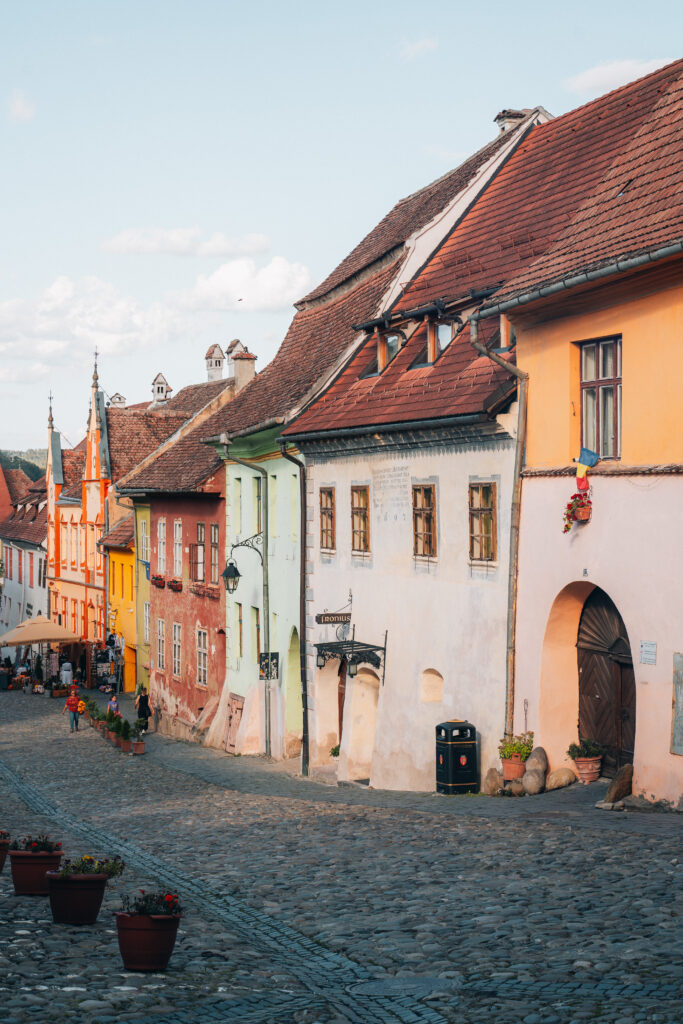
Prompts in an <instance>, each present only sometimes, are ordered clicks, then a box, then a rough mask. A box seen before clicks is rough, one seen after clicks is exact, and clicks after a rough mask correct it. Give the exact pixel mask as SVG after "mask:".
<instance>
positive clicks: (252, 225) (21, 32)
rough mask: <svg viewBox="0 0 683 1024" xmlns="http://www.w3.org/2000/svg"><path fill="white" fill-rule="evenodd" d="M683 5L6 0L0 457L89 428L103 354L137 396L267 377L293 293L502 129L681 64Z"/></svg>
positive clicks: (108, 379) (108, 384)
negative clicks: (214, 370) (208, 363)
mask: <svg viewBox="0 0 683 1024" xmlns="http://www.w3.org/2000/svg"><path fill="white" fill-rule="evenodd" d="M681 10H682V9H681V6H680V4H674V3H667V2H661V0H651V2H650V3H648V5H647V7H646V8H643V6H642V4H636V3H632V2H623V0H622V2H621V3H612V2H609V0H603V2H601V3H595V2H591V3H585V2H575V3H573V4H572V5H571V6H569V5H564V6H560V5H549V4H547V3H535V2H524V0H522V2H520V3H518V4H516V5H514V6H513V7H511V6H510V5H509V4H507V3H497V2H489V3H487V4H486V5H483V4H478V5H475V4H471V3H467V4H466V3H460V2H459V0H450V2H441V0H422V2H421V3H419V4H416V3H414V2H411V3H404V2H402V0H393V2H383V0H379V2H373V0H366V2H364V3H362V2H356V0H349V2H346V3H344V4H335V5H327V4H320V3H309V2H308V0H305V2H299V3H297V4H286V3H272V2H261V3H257V2H255V3H252V4H251V6H247V5H245V4H243V3H232V2H227V0H226V2H210V0H193V2H192V3H190V2H186V0H175V2H174V0H164V2H158V0H136V2H123V0H89V2H69V0H51V2H48V0H25V2H23V3H21V4H20V3H18V2H14V3H5V4H4V5H2V8H1V10H0V145H1V147H2V154H3V157H2V161H1V162H0V184H1V187H2V192H3V196H4V200H5V201H4V202H3V204H2V213H0V232H1V237H2V243H3V244H2V245H1V246H0V448H24V447H28V446H34V445H40V446H44V444H45V424H46V420H47V395H48V392H49V391H50V389H52V391H53V392H54V395H55V400H54V408H55V420H56V424H57V426H58V427H59V428H60V429H61V430H62V431H63V432H64V433H65V435H66V437H67V438H68V440H70V441H71V442H73V443H76V442H77V441H78V440H79V439H80V436H81V434H82V432H83V427H84V425H85V421H86V415H87V403H88V393H89V392H88V382H89V379H90V376H91V374H92V352H93V349H94V348H95V346H96V345H97V347H98V348H99V349H100V351H101V353H102V355H101V357H100V380H101V381H102V384H103V386H104V388H105V390H106V391H108V392H109V393H110V394H112V393H114V392H115V391H120V392H122V393H123V394H124V395H125V396H126V398H127V399H128V401H129V402H136V401H143V400H144V399H145V398H147V397H148V396H149V397H151V381H152V379H153V377H154V375H155V374H156V373H157V372H158V371H159V370H161V371H163V372H164V373H165V375H166V376H167V378H168V379H169V381H170V383H171V385H172V386H173V387H174V388H175V389H176V390H179V388H180V387H182V386H183V385H184V384H187V383H196V382H197V381H200V380H203V379H205V371H204V361H203V357H204V353H205V351H206V348H207V346H208V344H209V343H211V342H213V341H217V342H218V343H219V344H224V343H226V342H227V341H229V340H230V339H231V338H233V337H240V338H241V339H242V341H244V342H245V343H246V344H247V345H248V346H249V348H250V349H251V350H252V351H253V352H255V353H257V355H258V357H259V360H258V363H257V367H258V368H260V369H262V368H263V367H264V366H265V365H266V364H267V362H268V361H269V359H270V358H272V355H273V354H274V352H275V350H276V349H277V346H278V344H279V342H280V341H281V339H282V337H283V336H284V333H285V331H286V329H287V326H288V323H289V321H290V319H291V315H292V302H293V301H294V300H295V299H296V298H298V297H300V296H301V295H302V294H304V293H305V292H306V291H307V290H308V289H309V287H310V286H311V285H312V284H314V283H316V282H317V281H319V280H320V279H321V278H322V277H324V276H325V275H326V274H327V272H328V271H329V270H330V269H331V268H332V267H333V266H334V265H335V264H336V263H337V262H339V260H340V259H341V258H342V257H343V256H344V255H346V253H347V252H348V251H349V250H350V249H351V248H352V247H353V246H354V245H355V244H356V242H358V241H359V240H360V238H361V237H362V236H363V235H364V234H365V233H366V232H367V231H368V230H369V229H370V228H371V227H372V226H373V225H374V223H375V222H376V221H377V220H378V219H379V218H380V217H382V216H383V215H384V213H386V212H387V210H388V209H389V208H390V207H391V206H392V205H393V203H394V202H395V201H396V200H397V199H399V198H400V197H401V196H404V195H406V194H408V193H410V192H412V191H414V190H415V189H417V188H420V187H421V186H422V185H424V184H426V183H427V182H429V181H431V180H433V179H434V178H436V177H438V176H439V175H440V174H443V173H444V172H445V171H447V170H448V169H450V168H451V167H453V166H455V165H456V164H458V163H459V162H460V161H461V160H463V159H465V158H466V157H467V156H468V154H470V153H471V152H473V151H474V150H476V149H478V148H479V147H480V146H481V145H483V144H484V143H486V142H487V141H488V140H489V139H491V138H493V137H494V135H495V132H496V128H495V126H494V124H493V117H494V116H495V114H496V113H497V112H498V110H500V109H501V108H502V107H518V106H519V107H522V106H534V105H536V104H542V105H543V106H545V107H546V108H547V109H548V110H549V111H550V112H551V113H553V114H555V115H557V114H561V113H564V112H565V111H567V110H569V109H571V108H572V107H575V106H578V105H579V104H581V103H583V102H586V101H587V100H589V99H592V98H594V97H595V96H598V95H601V94H602V93H604V92H607V91H609V89H611V88H614V87H615V86H617V85H620V84H622V83H623V82H624V81H628V80H630V79H633V78H636V77H639V76H640V75H641V74H644V73H646V72H647V71H649V70H651V69H652V68H653V67H654V66H656V65H657V64H659V63H663V62H665V61H667V60H672V59H675V58H676V57H677V56H680V54H678V53H676V52H675V49H674V47H675V43H676V40H677V39H680V38H681V31H680V30H681V27H682V23H683V15H682V14H681Z"/></svg>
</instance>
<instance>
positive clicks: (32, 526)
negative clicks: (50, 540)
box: [0, 471, 47, 546]
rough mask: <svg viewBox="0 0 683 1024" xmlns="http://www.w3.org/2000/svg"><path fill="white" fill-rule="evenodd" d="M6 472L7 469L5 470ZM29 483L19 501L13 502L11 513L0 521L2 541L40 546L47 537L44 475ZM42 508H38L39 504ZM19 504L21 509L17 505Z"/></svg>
mask: <svg viewBox="0 0 683 1024" xmlns="http://www.w3.org/2000/svg"><path fill="white" fill-rule="evenodd" d="M6 472H7V471H6ZM29 484H30V490H27V491H26V492H25V493H24V495H23V496H22V499H21V500H20V501H17V502H15V507H14V510H13V511H12V513H11V515H9V516H8V517H7V518H6V519H4V520H3V521H2V522H1V523H0V537H1V538H2V539H3V540H4V541H13V540H16V541H21V542H22V543H24V544H34V545H36V546H40V545H41V544H43V543H44V542H45V539H46V537H47V492H46V489H45V477H42V478H41V480H37V481H36V482H35V483H31V481H30V480H29ZM41 503H42V504H43V507H42V509H39V506H40V504H41ZM18 505H21V509H18V508H17V506H18Z"/></svg>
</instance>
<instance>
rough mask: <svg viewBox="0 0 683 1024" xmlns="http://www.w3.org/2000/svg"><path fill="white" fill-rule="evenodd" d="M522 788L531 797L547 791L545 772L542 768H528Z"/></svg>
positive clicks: (523, 777)
mask: <svg viewBox="0 0 683 1024" xmlns="http://www.w3.org/2000/svg"><path fill="white" fill-rule="evenodd" d="M522 786H523V787H524V792H525V793H527V794H528V795H529V796H535V795H536V794H537V793H542V792H543V790H544V789H545V772H544V771H543V770H542V769H541V768H531V769H528V768H527V770H526V771H525V772H524V775H523V776H522Z"/></svg>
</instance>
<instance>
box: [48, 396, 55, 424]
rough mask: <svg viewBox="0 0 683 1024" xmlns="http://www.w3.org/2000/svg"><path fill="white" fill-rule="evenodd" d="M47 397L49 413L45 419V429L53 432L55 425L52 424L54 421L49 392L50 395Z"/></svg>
mask: <svg viewBox="0 0 683 1024" xmlns="http://www.w3.org/2000/svg"><path fill="white" fill-rule="evenodd" d="M48 397H49V401H50V411H49V413H48V417H47V429H48V430H54V428H55V423H54V420H53V419H52V391H50V394H49V396H48Z"/></svg>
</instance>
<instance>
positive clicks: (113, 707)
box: [107, 693, 121, 718]
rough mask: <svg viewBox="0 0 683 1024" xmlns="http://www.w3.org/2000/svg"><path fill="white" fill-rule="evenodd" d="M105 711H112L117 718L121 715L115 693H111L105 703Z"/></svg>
mask: <svg viewBox="0 0 683 1024" xmlns="http://www.w3.org/2000/svg"><path fill="white" fill-rule="evenodd" d="M107 711H113V713H114V714H115V715H116V717H117V718H120V717H121V708H120V707H119V702H118V700H117V699H116V694H115V693H114V694H112V697H111V699H110V701H109V703H108V704H107Z"/></svg>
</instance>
